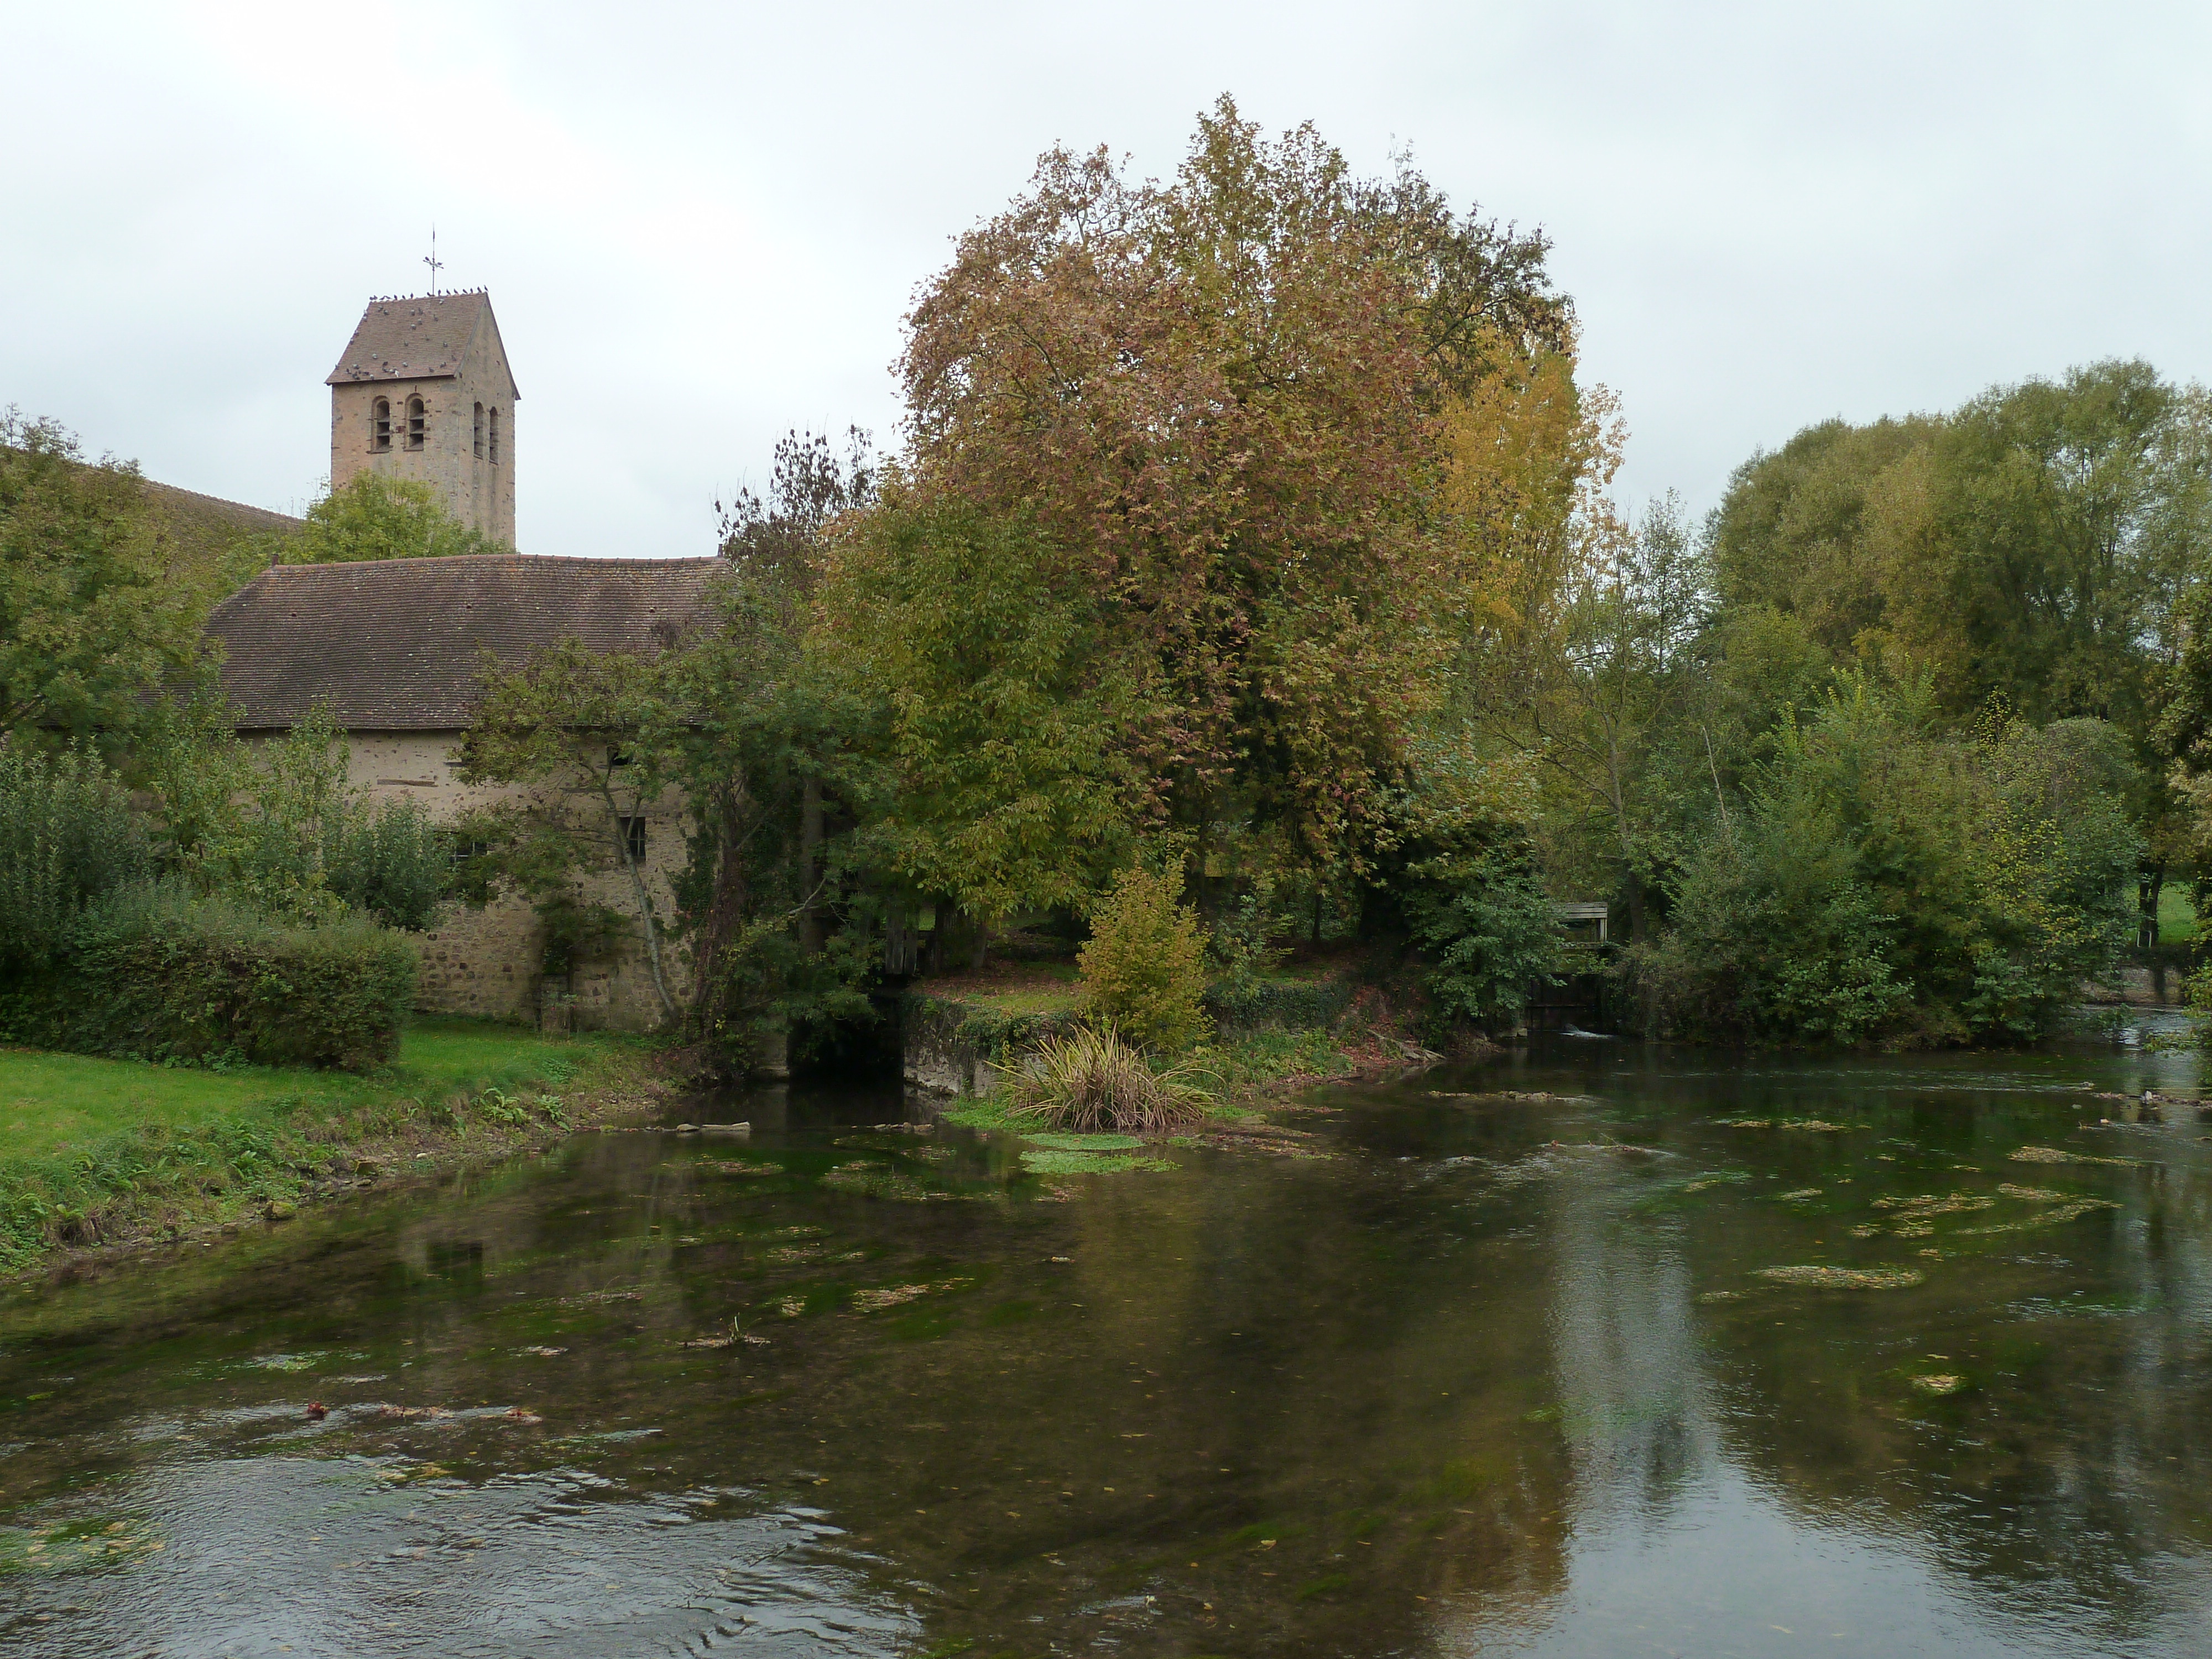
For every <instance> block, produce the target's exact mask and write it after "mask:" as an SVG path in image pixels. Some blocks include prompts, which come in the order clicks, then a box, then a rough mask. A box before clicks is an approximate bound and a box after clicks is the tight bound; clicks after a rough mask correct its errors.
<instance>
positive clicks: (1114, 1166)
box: [1022, 1149, 1176, 1176]
mask: <svg viewBox="0 0 2212 1659" xmlns="http://www.w3.org/2000/svg"><path fill="white" fill-rule="evenodd" d="M1175 1167H1176V1166H1175V1165H1174V1164H1171V1163H1170V1162H1169V1161H1168V1160H1167V1159H1165V1158H1117V1157H1115V1156H1113V1155H1112V1154H1110V1153H1105V1152H1051V1151H1048V1150H1035V1149H1033V1150H1030V1151H1026V1152H1023V1154H1022V1168H1024V1170H1028V1171H1029V1172H1030V1174H1031V1175H1041V1176H1073V1175H1126V1174H1128V1173H1129V1172H1131V1171H1133V1170H1172V1169H1174V1168H1175Z"/></svg>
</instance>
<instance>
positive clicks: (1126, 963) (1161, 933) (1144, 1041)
mask: <svg viewBox="0 0 2212 1659" xmlns="http://www.w3.org/2000/svg"><path fill="white" fill-rule="evenodd" d="M1181 897H1182V881H1181V880H1180V879H1179V878H1176V877H1171V876H1156V875H1153V874H1152V873H1151V872H1148V871H1145V870H1125V871H1123V872H1121V878H1120V879H1119V880H1117V881H1116V882H1115V884H1114V890H1113V891H1112V892H1110V893H1109V894H1108V895H1107V896H1105V897H1104V898H1103V899H1101V900H1100V901H1099V902H1098V904H1097V907H1096V908H1094V909H1093V910H1092V911H1091V940H1090V943H1089V944H1087V945H1085V946H1084V947H1083V950H1082V951H1081V953H1080V954H1079V956H1078V957H1077V963H1078V965H1079V967H1080V968H1081V969H1082V970H1083V989H1084V995H1085V999H1086V1000H1088V1001H1089V1003H1090V1005H1091V1009H1092V1011H1093V1012H1095V1013H1097V1014H1098V1015H1099V1016H1101V1017H1102V1018H1103V1022H1104V1023H1106V1024H1111V1025H1112V1026H1113V1027H1114V1028H1115V1030H1117V1031H1119V1032H1120V1033H1121V1036H1123V1037H1126V1038H1127V1040H1128V1041H1129V1042H1133V1043H1135V1044H1136V1045H1137V1046H1138V1047H1139V1048H1146V1049H1150V1050H1151V1051H1152V1052H1153V1053H1155V1054H1175V1053H1180V1052H1181V1051H1182V1050H1183V1049H1186V1048H1189V1047H1190V1046H1191V1045H1192V1044H1193V1043H1194V1042H1199V1041H1200V1040H1201V1039H1202V1038H1203V1037H1205V1036H1206V1033H1207V1031H1208V1030H1209V1029H1210V1028H1211V1026H1212V1021H1211V1020H1209V1019H1208V1018H1206V1010H1205V1008H1204V1007H1203V1006H1202V1001H1203V999H1204V998H1205V995H1206V934H1205V933H1204V932H1203V931H1202V930H1201V929H1200V927H1199V922H1198V916H1197V915H1196V913H1195V912H1194V911H1193V910H1192V909H1191V908H1190V907H1189V906H1188V905H1187V904H1183V903H1182V902H1179V901H1180V900H1181Z"/></svg>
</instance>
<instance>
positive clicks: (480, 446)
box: [476, 404, 484, 460]
mask: <svg viewBox="0 0 2212 1659" xmlns="http://www.w3.org/2000/svg"><path fill="white" fill-rule="evenodd" d="M483 432H484V428H483V404H477V435H476V444H477V459H478V460H482V459H483Z"/></svg>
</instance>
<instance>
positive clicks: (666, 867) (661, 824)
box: [207, 554, 720, 1030]
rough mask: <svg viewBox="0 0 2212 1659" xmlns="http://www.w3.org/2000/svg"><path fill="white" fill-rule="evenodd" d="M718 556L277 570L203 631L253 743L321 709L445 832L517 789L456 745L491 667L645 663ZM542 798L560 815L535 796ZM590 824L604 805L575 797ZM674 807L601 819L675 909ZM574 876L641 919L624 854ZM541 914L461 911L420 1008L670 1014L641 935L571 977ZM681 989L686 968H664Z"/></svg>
mask: <svg viewBox="0 0 2212 1659" xmlns="http://www.w3.org/2000/svg"><path fill="white" fill-rule="evenodd" d="M719 564H720V562H719V561H718V560H714V559H711V558H702V559H557V558H527V557H524V556H521V555H519V554H498V555H485V556H473V557H467V558H447V559H382V560H374V561H364V562H358V563H352V564H303V565H276V566H272V567H270V568H269V569H267V570H264V571H263V572H262V573H261V574H259V575H258V576H256V577H255V578H254V579H253V580H252V581H250V582H248V583H247V584H246V586H244V587H243V588H241V589H240V590H239V591H238V592H235V593H234V594H232V595H231V596H230V597H229V598H228V599H225V600H223V601H222V604H220V605H217V606H216V608H215V611H213V613H212V614H211V615H210V617H209V620H208V629H207V631H208V634H209V635H210V638H212V639H214V640H216V641H219V642H220V643H221V645H222V648H223V664H222V684H223V690H224V691H225V693H226V694H227V695H228V697H229V699H230V702H231V704H232V706H233V708H234V711H235V718H236V721H237V726H238V730H239V731H240V733H241V734H242V735H244V736H245V737H246V738H247V739H248V740H249V741H251V740H254V739H257V738H263V739H265V738H272V737H276V736H279V735H281V734H283V732H288V731H289V730H291V729H292V728H293V727H294V726H297V725H299V724H300V723H301V721H303V720H306V719H307V716H308V714H309V712H310V711H311V710H313V709H315V708H321V709H322V710H323V711H324V714H325V718H327V719H328V720H331V722H332V723H333V724H334V725H336V726H337V727H338V728H339V729H340V730H341V731H343V732H344V734H345V738H346V741H347V744H348V749H349V781H351V782H352V784H354V785H355V786H356V787H358V788H359V789H361V790H362V791H364V792H366V793H368V795H370V796H371V797H374V798H380V799H400V800H411V801H416V802H419V803H420V804H421V805H422V806H423V807H425V808H426V809H427V810H428V811H429V813H430V815H431V817H433V818H434V819H435V821H437V822H439V823H444V824H448V825H450V824H453V823H457V822H459V820H461V819H462V818H464V817H466V816H467V815H468V814H469V813H470V812H471V811H472V810H474V809H476V808H478V807H482V806H486V805H491V804H493V803H494V802H495V801H498V800H501V799H513V796H514V793H515V792H513V791H511V790H505V789H496V788H489V787H482V786H473V787H472V786H470V785H466V784H464V783H462V782H460V781H459V778H458V777H457V774H458V773H459V770H460V767H461V761H460V756H459V744H460V740H461V736H462V733H463V732H464V730H465V728H466V727H467V726H468V724H469V721H470V719H471V716H472V714H473V713H474V710H475V707H476V702H477V696H478V689H479V684H480V679H479V676H480V673H481V671H482V666H483V663H484V662H485V660H486V659H489V660H491V661H494V662H496V663H497V664H498V665H501V667H505V668H515V667H520V666H521V665H524V664H525V663H526V662H527V661H528V660H529V659H531V657H532V656H533V655H534V654H536V653H538V652H539V651H542V650H544V649H545V648H546V647H550V646H553V645H556V644H557V643H559V642H560V641H562V640H564V639H573V640H575V641H579V642H580V643H581V644H583V645H585V646H586V647H590V648H591V649H592V650H595V651H603V652H610V653H628V654H632V655H636V656H641V657H643V656H649V655H651V654H652V653H655V652H658V651H660V650H664V649H665V648H666V647H668V646H669V645H670V644H671V643H673V642H674V641H676V640H677V639H678V637H680V635H682V634H683V632H684V629H686V628H687V627H688V626H689V625H690V623H691V620H692V618H693V617H694V616H695V614H696V612H697V611H698V610H699V608H700V606H701V605H702V601H703V599H704V596H705V592H706V586H707V584H708V580H710V579H711V577H712V575H713V574H714V571H715V569H716V568H718V567H719ZM537 804H538V805H540V806H547V805H556V806H557V805H560V803H558V802H547V801H544V800H542V799H541V800H539V801H538V802H537ZM572 805H573V809H574V811H576V812H577V813H579V814H580V815H582V816H583V817H584V819H585V820H586V821H589V818H590V815H591V814H592V813H593V812H594V811H599V810H600V809H599V808H598V807H597V806H596V805H595V804H594V803H592V802H590V801H586V800H578V801H575V802H574V803H572ZM686 828H687V826H686V821H685V817H684V803H683V801H682V800H681V799H677V798H673V797H671V798H667V799H660V800H654V801H647V802H645V803H642V804H641V805H639V807H638V809H637V810H636V811H635V812H634V813H630V814H626V815H625V816H624V818H623V823H621V824H620V825H619V826H614V825H610V826H608V851H609V852H610V854H612V853H614V848H613V845H612V836H614V835H615V834H621V835H623V836H625V837H626V838H627V839H628V841H629V846H630V848H631V849H632V851H633V853H634V854H636V855H638V856H639V857H640V859H641V864H642V866H643V869H644V871H645V873H646V878H647V884H648V886H649V888H650V889H651V890H652V892H653V902H654V905H655V907H656V908H658V909H659V912H660V913H661V914H662V915H664V916H665V915H667V914H669V911H670V909H671V901H672V894H671V890H670V879H671V876H672V875H673V874H674V873H675V872H677V871H678V869H680V868H681V867H682V866H683V864H684V859H685V857H686V842H685V832H686ZM601 862H602V866H603V867H601V868H599V869H597V870H595V871H592V872H587V873H586V875H585V876H584V877H583V878H582V881H581V888H582V895H581V896H582V897H583V898H584V899H585V900H586V902H595V903H604V904H606V905H608V906H610V907H611V908H614V909H617V910H619V911H621V912H623V913H624V914H625V915H635V911H636V905H635V902H634V901H633V898H632V896H631V890H630V888H629V883H628V880H627V878H626V877H625V876H624V874H623V871H622V869H621V868H620V866H619V858H618V855H617V856H613V857H609V858H606V859H604V860H602V861H601ZM541 946H542V937H541V933H540V929H539V927H538V918H537V915H536V913H535V912H534V911H533V910H532V908H531V906H530V905H529V904H528V903H527V902H525V901H524V900H522V899H520V898H519V897H515V896H511V895H509V896H501V897H500V898H498V899H496V900H495V901H494V902H492V903H491V904H489V905H488V906H486V907H484V908H482V909H470V908H465V907H459V906H456V907H453V908H452V909H451V910H450V911H449V912H448V914H447V917H446V919H445V920H444V921H442V922H441V925H440V926H439V927H438V928H437V929H436V931H435V932H434V933H430V934H429V935H428V936H427V937H426V938H425V939H424V940H423V946H422V957H423V977H422V999H421V1006H422V1008H424V1009H425V1010H426V1011H428V1012H441V1013H465V1014H483V1015H489V1016H492V1017H494V1018H503V1019H536V1018H539V1017H540V1014H541V1011H542V1009H543V1008H544V1005H545V1004H546V1002H547V1000H548V997H549V994H550V995H551V996H553V997H555V998H556V999H557V1000H559V1003H560V1006H562V1008H564V1009H565V1010H567V1011H568V1012H569V1014H570V1015H571V1016H572V1017H573V1018H574V1022H575V1023H576V1024H579V1025H582V1026H587V1027H588V1026H603V1027H610V1028H613V1029H617V1030H646V1029H649V1028H650V1027H652V1026H653V1025H655V1024H659V1022H660V1013H661V1011H660V1006H659V998H658V997H657V995H656V994H655V993H654V990H653V981H652V976H651V971H650V969H649V967H648V965H647V962H646V958H645V947H644V942H643V938H642V934H641V933H637V935H636V936H635V937H632V938H630V939H628V940H626V941H625V942H624V943H623V945H620V946H619V947H618V949H617V951H616V953H615V954H614V955H613V956H612V957H611V958H609V959H607V960H605V961H601V962H593V963H585V964H583V965H582V966H581V967H580V968H579V969H578V970H577V971H576V973H575V975H574V977H573V981H571V982H562V983H559V984H550V985H549V984H548V983H547V982H546V981H545V980H544V976H543V975H542V974H541V973H540V971H539V963H540V958H541V956H542V949H541ZM669 972H670V974H671V977H672V979H673V980H674V981H675V983H674V984H673V985H672V986H671V988H672V989H674V990H676V992H677V994H678V996H679V997H680V996H681V994H682V982H681V981H682V964H681V963H680V961H673V960H671V963H669Z"/></svg>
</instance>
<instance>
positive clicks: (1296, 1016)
mask: <svg viewBox="0 0 2212 1659" xmlns="http://www.w3.org/2000/svg"><path fill="white" fill-rule="evenodd" d="M1350 1006H1352V983H1351V981H1349V980H1346V979H1340V978H1337V977H1336V976H1335V975H1330V976H1329V977H1328V978H1325V979H1251V980H1247V981H1244V982H1243V984H1241V985H1240V984H1236V983H1233V982H1231V981H1225V980H1216V981H1214V982H1213V983H1212V984H1211V985H1209V986H1207V987H1206V1012H1208V1013H1209V1014H1211V1015H1212V1016H1213V1018H1214V1023H1215V1024H1218V1025H1219V1026H1220V1027H1221V1028H1222V1029H1223V1030H1238V1031H1258V1030H1268V1029H1270V1028H1277V1029H1280V1030H1285V1031H1309V1030H1329V1029H1330V1028H1331V1027H1333V1026H1334V1025H1335V1024H1336V1022H1337V1021H1338V1020H1339V1019H1340V1018H1343V1016H1344V1011H1345V1010H1346V1009H1347V1008H1349V1007H1350Z"/></svg>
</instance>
